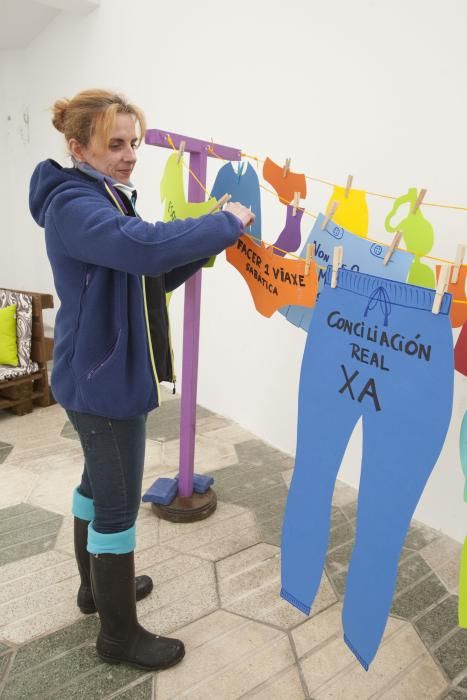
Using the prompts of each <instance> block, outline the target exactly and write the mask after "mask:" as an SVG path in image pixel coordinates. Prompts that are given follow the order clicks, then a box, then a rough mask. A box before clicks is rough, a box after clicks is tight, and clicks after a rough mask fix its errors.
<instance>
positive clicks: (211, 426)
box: [196, 414, 231, 444]
mask: <svg viewBox="0 0 467 700" xmlns="http://www.w3.org/2000/svg"><path fill="white" fill-rule="evenodd" d="M228 426H229V421H228V420H227V418H224V417H223V416H218V415H216V414H213V415H212V416H207V417H206V418H200V419H198V420H197V421H196V434H197V435H207V437H210V438H212V436H213V433H214V432H215V431H216V430H220V429H222V428H227V427H228ZM215 438H216V439H219V437H218V436H217V435H216V436H215ZM220 442H222V441H220ZM224 442H226V441H225V440H224ZM230 442H231V441H229V442H227V444H230Z"/></svg>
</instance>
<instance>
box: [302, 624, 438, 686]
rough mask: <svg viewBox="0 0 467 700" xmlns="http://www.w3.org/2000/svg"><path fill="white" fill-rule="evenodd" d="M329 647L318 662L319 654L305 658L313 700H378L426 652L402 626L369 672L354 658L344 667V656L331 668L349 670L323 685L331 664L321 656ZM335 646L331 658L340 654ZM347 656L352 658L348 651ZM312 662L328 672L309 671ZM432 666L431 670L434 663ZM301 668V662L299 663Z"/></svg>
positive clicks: (328, 647) (388, 640) (417, 639)
mask: <svg viewBox="0 0 467 700" xmlns="http://www.w3.org/2000/svg"><path fill="white" fill-rule="evenodd" d="M332 644H333V642H331V644H329V645H327V646H326V647H323V650H322V653H321V654H320V658H319V660H318V659H317V658H316V657H317V656H318V652H317V653H316V654H312V655H311V657H308V659H307V661H308V664H307V665H306V672H305V669H304V672H305V678H306V681H307V684H308V688H309V690H310V693H312V694H313V697H315V698H316V700H331V699H333V700H334V699H335V698H345V700H367V699H368V698H370V697H378V698H379V697H380V694H381V693H382V691H383V690H384V688H385V687H386V686H387V685H388V684H389V683H390V682H391V681H392V680H393V679H394V678H395V677H396V676H397V675H398V674H400V673H401V672H402V671H404V669H406V668H408V667H409V666H410V665H411V664H412V663H413V662H414V661H415V660H416V659H417V658H419V657H421V656H422V654H423V653H424V651H425V649H424V646H423V644H422V642H421V641H420V639H419V638H418V636H417V634H416V632H415V631H414V630H413V629H412V628H411V627H410V626H409V625H405V626H404V627H402V629H401V630H400V631H399V632H397V633H395V634H393V635H391V636H390V637H389V638H388V639H387V640H386V641H385V642H384V643H383V644H382V645H381V647H380V649H379V651H378V654H377V656H376V658H375V660H374V662H373V664H372V665H371V667H370V670H369V672H366V671H365V670H364V669H363V668H362V667H361V666H360V664H359V663H358V662H357V661H356V660H354V659H353V658H352V661H351V662H350V663H347V662H348V659H349V657H348V655H347V656H346V657H344V658H342V659H339V661H337V659H335V660H334V665H335V664H336V662H338V665H339V668H338V670H343V669H344V668H345V667H346V666H347V665H348V666H349V668H348V669H347V670H346V672H345V673H341V674H339V675H337V676H336V677H335V678H331V679H330V680H328V682H325V684H324V685H323V683H322V679H323V678H324V677H325V675H324V671H325V669H326V670H327V672H328V673H329V669H330V668H331V669H332V663H331V662H330V661H327V662H325V661H324V658H323V656H324V654H325V653H326V650H327V651H328V653H330V651H331V650H330V647H331V645H332ZM334 645H335V646H334V654H336V653H339V652H338V649H339V647H338V646H337V645H336V644H335V642H334ZM349 654H350V656H352V657H353V655H352V654H351V652H350V651H349ZM427 658H428V657H427ZM312 660H314V663H315V664H316V665H317V664H318V663H319V662H321V663H322V664H324V663H327V664H328V665H327V668H326V667H324V668H323V667H321V668H318V669H314V670H313V671H312V670H311V662H312ZM432 663H433V666H434V662H432ZM303 666H304V662H302V667H303ZM320 681H321V682H320Z"/></svg>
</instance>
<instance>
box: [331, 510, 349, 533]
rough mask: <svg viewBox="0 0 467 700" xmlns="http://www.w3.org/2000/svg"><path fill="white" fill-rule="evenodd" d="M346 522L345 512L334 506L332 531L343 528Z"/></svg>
mask: <svg viewBox="0 0 467 700" xmlns="http://www.w3.org/2000/svg"><path fill="white" fill-rule="evenodd" d="M346 522H347V519H346V516H345V515H344V513H343V511H342V510H341V509H340V508H337V507H336V506H333V507H332V509H331V530H334V529H335V528H338V527H341V525H344V524H345V523H346Z"/></svg>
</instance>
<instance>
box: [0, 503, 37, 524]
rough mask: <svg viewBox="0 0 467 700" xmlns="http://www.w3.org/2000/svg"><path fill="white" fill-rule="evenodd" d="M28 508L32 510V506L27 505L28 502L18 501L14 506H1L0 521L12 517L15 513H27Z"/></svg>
mask: <svg viewBox="0 0 467 700" xmlns="http://www.w3.org/2000/svg"><path fill="white" fill-rule="evenodd" d="M30 510H34V506H31V505H29V503H18V504H17V505H15V506H10V507H8V508H1V509H0V522H1V521H2V520H6V519H8V518H14V517H16V516H17V515H24V513H28V512H29V511H30Z"/></svg>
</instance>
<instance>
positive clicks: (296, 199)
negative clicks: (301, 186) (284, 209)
mask: <svg viewBox="0 0 467 700" xmlns="http://www.w3.org/2000/svg"><path fill="white" fill-rule="evenodd" d="M299 206H300V192H294V196H293V209H292V216H297V209H298V207H299Z"/></svg>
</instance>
